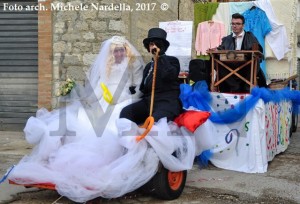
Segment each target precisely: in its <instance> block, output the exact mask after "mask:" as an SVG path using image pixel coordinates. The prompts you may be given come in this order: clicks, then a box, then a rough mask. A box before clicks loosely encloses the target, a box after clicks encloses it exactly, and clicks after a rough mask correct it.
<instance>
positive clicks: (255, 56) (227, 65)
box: [207, 50, 263, 91]
mask: <svg viewBox="0 0 300 204" xmlns="http://www.w3.org/2000/svg"><path fill="white" fill-rule="evenodd" d="M207 53H209V54H210V56H211V59H212V60H211V86H210V90H211V91H219V85H220V84H221V83H222V82H224V81H225V80H226V79H227V78H229V77H230V76H232V75H235V76H237V77H238V78H240V79H241V80H242V81H244V82H245V83H247V84H248V85H249V86H250V90H251V89H252V88H253V87H254V86H256V85H257V80H256V74H257V69H258V68H259V67H257V65H259V63H258V62H259V59H261V58H262V57H263V54H262V53H261V52H260V51H257V50H217V51H208V52H207ZM237 64H238V65H237ZM220 65H221V66H220ZM247 65H251V66H250V67H251V69H250V70H249V72H250V79H249V80H248V79H246V78H245V77H243V76H241V75H240V74H239V73H238V72H239V71H240V70H241V69H244V68H245V67H249V66H247ZM215 69H216V71H215ZM219 69H227V70H228V71H229V73H228V74H227V75H226V76H224V77H222V78H220V77H219ZM215 75H216V76H215Z"/></svg>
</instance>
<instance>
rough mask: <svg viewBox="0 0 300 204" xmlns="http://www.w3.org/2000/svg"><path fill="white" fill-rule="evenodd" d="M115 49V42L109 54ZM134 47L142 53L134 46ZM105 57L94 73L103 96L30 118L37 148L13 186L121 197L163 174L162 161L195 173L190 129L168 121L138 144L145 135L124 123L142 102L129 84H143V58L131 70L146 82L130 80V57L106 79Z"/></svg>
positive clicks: (29, 133) (30, 137) (75, 99)
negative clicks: (126, 112) (127, 111)
mask: <svg viewBox="0 0 300 204" xmlns="http://www.w3.org/2000/svg"><path fill="white" fill-rule="evenodd" d="M110 40H111V39H110ZM126 42H127V43H128V41H126ZM105 43H107V44H105ZM110 43H111V42H110ZM108 45H109V40H108V41H106V42H104V44H103V45H102V48H101V52H102V51H103V50H105V46H108ZM132 50H134V51H135V53H136V56H139V55H138V52H137V51H136V50H135V49H134V48H133V47H132ZM101 52H100V54H99V55H101ZM101 57H103V55H102V56H101ZM101 57H100V56H99V57H98V58H97V59H96V63H95V64H96V65H97V66H95V64H94V66H92V68H91V70H90V73H89V74H90V78H89V82H90V85H91V87H93V93H92V94H94V93H95V97H94V96H93V97H90V95H92V94H91V93H88V91H86V90H88V89H85V88H84V89H83V90H81V91H77V93H72V94H75V96H74V95H73V96H72V94H71V98H72V100H69V105H67V106H66V107H64V108H60V109H57V110H53V111H51V112H48V111H47V110H46V109H40V110H38V112H37V115H36V117H31V118H29V120H28V121H27V124H26V127H25V129H24V132H25V136H26V140H27V141H28V142H29V143H31V144H34V145H35V146H34V148H33V150H32V152H31V154H30V155H26V156H24V157H23V158H22V160H21V161H20V162H19V163H18V164H17V165H16V166H15V168H14V169H13V171H12V172H11V173H10V175H9V179H10V180H11V181H14V182H15V183H18V184H41V183H51V184H53V185H55V188H56V190H57V191H58V193H59V194H61V195H62V196H66V197H68V198H69V199H71V200H73V201H76V202H85V201H88V200H91V199H93V198H96V197H104V198H116V197H120V196H122V195H124V194H126V193H128V192H131V191H134V190H136V189H137V188H139V187H140V186H142V185H144V184H145V183H146V182H147V181H149V180H150V179H151V178H152V177H153V176H154V175H155V173H156V172H157V168H158V163H159V161H161V162H162V164H163V165H164V166H165V168H167V169H169V170H171V171H181V170H186V169H191V168H192V165H193V160H194V157H195V144H194V143H195V142H194V138H193V137H192V136H191V135H190V133H188V132H186V131H185V130H184V128H178V127H177V126H176V125H174V124H173V123H169V124H168V123H167V121H166V118H163V119H161V120H160V121H159V122H157V123H156V124H155V125H154V126H153V128H152V129H151V132H150V133H149V136H146V137H145V139H144V140H142V141H140V142H136V136H137V135H140V134H141V133H142V132H143V131H144V130H143V129H141V128H139V127H138V126H137V125H136V124H135V123H133V122H131V121H129V120H127V119H119V113H120V111H121V110H122V108H123V107H124V106H126V105H128V104H130V103H132V102H134V101H136V100H138V98H139V92H138V91H137V93H136V94H134V95H131V94H130V92H129V86H131V84H132V81H134V80H133V78H135V79H136V78H138V79H139V80H141V78H142V77H141V76H142V74H141V72H140V71H142V69H141V68H142V67H143V62H142V61H141V60H138V58H137V60H136V61H135V62H134V63H133V67H134V68H133V69H132V70H131V71H132V72H133V73H134V74H133V75H130V74H129V75H130V76H134V75H136V76H138V75H139V76H140V77H133V78H131V77H128V73H126V72H125V71H124V70H125V69H124V66H125V67H127V64H128V59H127V58H126V59H125V60H124V61H123V62H122V63H121V64H118V65H113V68H112V72H111V74H110V77H109V78H107V79H106V78H105V77H100V76H105V75H104V74H103V73H102V75H101V74H100V73H101V72H102V71H103V70H102V71H99V68H97V69H98V70H96V69H95V68H96V67H99V63H100V62H101V63H102V61H105V60H103V58H101ZM101 59H102V61H101ZM104 59H106V58H105V57H104ZM101 63H100V64H101ZM100 67H101V66H100ZM129 73H131V72H129ZM91 76H92V77H91ZM124 79H125V80H124ZM124 81H125V83H124ZM137 81H138V80H137ZM100 83H105V85H106V86H107V87H108V88H109V90H110V91H111V93H112V95H114V104H112V105H109V104H108V103H107V102H106V101H105V100H104V99H103V97H101V94H99V93H101V92H102V90H101V89H100V85H99V84H100ZM137 83H140V81H139V82H137ZM137 89H138V88H137ZM118 92H120V93H118ZM78 93H80V94H81V96H80V94H78ZM83 96H84V97H83ZM94 98H97V100H94ZM150 135H153V136H150ZM174 152H176V157H175V156H173V155H172V154H173V153H174Z"/></svg>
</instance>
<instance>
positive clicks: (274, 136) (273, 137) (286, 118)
mask: <svg viewBox="0 0 300 204" xmlns="http://www.w3.org/2000/svg"><path fill="white" fill-rule="evenodd" d="M265 112H266V113H265V124H266V143H267V158H268V161H271V160H272V159H273V158H274V157H275V155H276V154H279V153H280V152H283V151H285V150H286V149H287V147H288V145H289V137H290V126H291V120H292V119H291V118H292V104H291V102H287V101H284V102H280V103H274V102H269V103H266V104H265Z"/></svg>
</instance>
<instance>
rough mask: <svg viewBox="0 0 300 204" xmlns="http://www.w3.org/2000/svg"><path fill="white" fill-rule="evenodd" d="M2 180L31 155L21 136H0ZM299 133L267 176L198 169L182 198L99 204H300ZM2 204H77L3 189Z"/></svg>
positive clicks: (134, 196)
mask: <svg viewBox="0 0 300 204" xmlns="http://www.w3.org/2000/svg"><path fill="white" fill-rule="evenodd" d="M0 138H1V140H0V161H1V163H0V176H2V175H3V174H4V173H5V172H6V170H7V169H8V168H9V167H10V166H12V165H13V164H16V163H17V162H18V161H19V160H20V159H21V158H22V157H23V155H25V154H27V153H29V152H30V151H31V146H30V145H28V144H27V143H26V141H25V140H24V138H23V136H22V133H20V132H0ZM299 172H300V133H299V130H298V131H297V132H296V133H294V134H293V136H292V138H291V144H290V145H289V147H288V149H287V150H286V151H285V152H284V153H282V154H279V155H277V156H276V157H275V159H274V160H273V161H272V162H270V163H269V167H268V172H267V173H264V174H245V173H240V172H234V171H227V170H223V169H219V168H216V167H214V166H213V165H209V166H208V167H207V168H205V169H202V170H199V169H198V167H197V166H196V165H195V166H194V168H193V169H192V170H191V171H189V172H188V178H187V182H186V187H185V189H184V192H183V194H182V195H181V196H180V198H178V199H176V200H173V201H162V200H159V199H156V198H154V197H151V196H147V195H142V194H141V193H139V192H133V193H131V194H128V195H125V196H123V197H121V198H117V199H111V200H108V199H100V198H99V199H95V200H93V201H90V202H87V203H90V204H98V203H109V204H115V203H121V204H122V203H124V204H131V203H170V204H177V203H178V204H179V203H201V204H232V203H245V204H247V203H249V204H250V203H253V204H254V203H255V204H258V203H259V204H284V203H287V204H294V203H300V194H299V192H300V174H299ZM0 203H1V204H4V203H12V204H44V203H45V204H46V203H47V204H48V203H53V204H54V203H56V204H59V203H60V204H69V203H74V202H72V201H70V200H69V199H67V198H65V197H61V196H60V195H59V194H58V193H57V192H55V191H51V190H39V189H35V188H29V189H25V188H24V187H22V186H16V185H9V184H8V183H7V181H6V183H4V184H1V185H0Z"/></svg>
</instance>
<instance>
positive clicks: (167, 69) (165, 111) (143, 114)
mask: <svg viewBox="0 0 300 204" xmlns="http://www.w3.org/2000/svg"><path fill="white" fill-rule="evenodd" d="M166 37H167V33H166V31H164V30H163V29H161V28H152V29H150V30H149V32H148V37H147V38H146V39H144V40H143V44H144V47H145V48H146V49H147V50H148V52H150V53H152V54H153V55H155V54H156V52H157V50H158V48H159V50H160V51H159V53H158V60H157V72H156V83H155V94H154V107H153V113H152V116H153V117H154V120H155V121H158V120H159V119H160V118H163V117H167V119H168V120H173V119H174V118H175V117H176V116H178V115H179V114H180V113H181V110H182V106H181V102H180V100H179V93H180V89H179V85H180V81H179V79H178V75H179V72H180V65H179V61H178V59H177V58H176V57H172V56H167V55H166V54H165V52H166V51H167V49H168V47H169V45H170V43H169V42H168V41H167V40H166ZM153 58H154V56H153ZM153 58H152V61H151V62H149V63H148V64H147V65H146V67H145V69H144V72H143V79H142V83H141V85H140V91H141V92H142V93H143V96H142V100H140V101H138V102H136V103H133V104H131V105H129V106H127V107H125V108H124V109H123V110H122V111H121V113H120V118H127V119H129V120H131V121H134V122H136V123H137V124H141V123H143V122H144V121H145V120H146V118H147V117H148V116H149V111H150V101H151V90H152V80H153V68H154V59H153Z"/></svg>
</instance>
